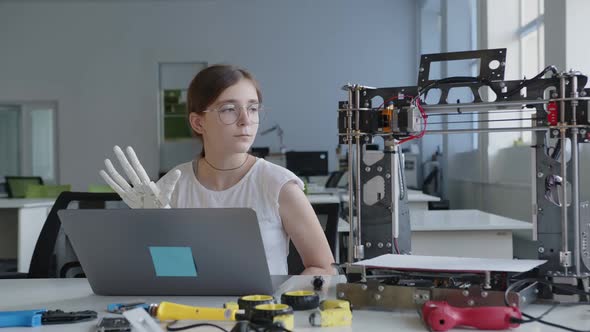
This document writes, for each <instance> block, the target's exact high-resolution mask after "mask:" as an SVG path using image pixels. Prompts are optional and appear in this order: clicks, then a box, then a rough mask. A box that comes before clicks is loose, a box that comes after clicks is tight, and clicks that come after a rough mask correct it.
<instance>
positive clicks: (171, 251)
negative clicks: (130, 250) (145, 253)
mask: <svg viewBox="0 0 590 332" xmlns="http://www.w3.org/2000/svg"><path fill="white" fill-rule="evenodd" d="M149 248H150V254H151V255H152V261H153V262H154V269H155V270H156V276H158V277H196V276H197V267H196V266H195V261H194V259H193V253H192V251H191V248H190V247H149Z"/></svg>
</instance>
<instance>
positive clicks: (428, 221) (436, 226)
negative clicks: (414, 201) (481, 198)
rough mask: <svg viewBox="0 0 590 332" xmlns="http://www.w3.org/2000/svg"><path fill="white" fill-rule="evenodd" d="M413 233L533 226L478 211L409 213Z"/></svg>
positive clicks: (512, 228) (509, 228)
mask: <svg viewBox="0 0 590 332" xmlns="http://www.w3.org/2000/svg"><path fill="white" fill-rule="evenodd" d="M410 222H411V224H412V230H413V231H473V230H515V229H532V228H533V225H532V224H531V223H529V222H524V221H520V220H516V219H511V218H506V217H502V216H499V215H496V214H492V213H488V212H484V211H479V210H434V211H410Z"/></svg>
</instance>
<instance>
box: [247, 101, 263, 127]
mask: <svg viewBox="0 0 590 332" xmlns="http://www.w3.org/2000/svg"><path fill="white" fill-rule="evenodd" d="M264 114H265V112H264V107H262V104H251V105H249V106H248V116H249V117H250V121H252V122H254V123H260V122H261V121H262V120H263V119H264Z"/></svg>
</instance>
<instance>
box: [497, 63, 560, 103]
mask: <svg viewBox="0 0 590 332" xmlns="http://www.w3.org/2000/svg"><path fill="white" fill-rule="evenodd" d="M548 71H552V72H553V74H557V68H556V67H555V66H553V65H551V66H547V67H545V69H543V70H542V71H541V72H540V73H538V74H537V76H535V77H533V78H531V79H530V80H523V81H520V85H519V86H518V87H516V88H514V89H512V91H510V92H508V93H506V96H505V98H508V97H510V96H512V95H514V94H516V93H517V92H520V90H521V89H522V88H524V87H526V86H528V85H529V84H531V83H532V82H534V81H536V80H538V79H540V78H542V77H543V76H545V74H547V72H548Z"/></svg>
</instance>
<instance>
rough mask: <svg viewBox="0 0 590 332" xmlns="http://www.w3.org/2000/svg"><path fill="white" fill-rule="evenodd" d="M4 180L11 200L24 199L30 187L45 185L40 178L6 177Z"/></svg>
mask: <svg viewBox="0 0 590 332" xmlns="http://www.w3.org/2000/svg"><path fill="white" fill-rule="evenodd" d="M4 178H5V179H6V192H7V193H8V197H9V198H24V197H25V195H26V193H27V187H28V186H30V185H39V184H43V179H42V178H41V177H40V176H5V177H4Z"/></svg>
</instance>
